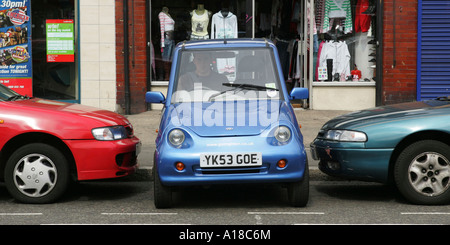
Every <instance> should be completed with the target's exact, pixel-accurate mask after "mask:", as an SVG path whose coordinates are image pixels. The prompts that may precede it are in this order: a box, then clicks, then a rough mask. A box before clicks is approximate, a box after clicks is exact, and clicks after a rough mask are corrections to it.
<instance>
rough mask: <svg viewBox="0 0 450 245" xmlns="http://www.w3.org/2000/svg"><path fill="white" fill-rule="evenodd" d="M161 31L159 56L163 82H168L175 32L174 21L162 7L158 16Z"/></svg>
mask: <svg viewBox="0 0 450 245" xmlns="http://www.w3.org/2000/svg"><path fill="white" fill-rule="evenodd" d="M158 18H159V24H160V29H161V56H162V61H163V66H164V80H169V75H170V62H171V60H172V51H173V48H174V46H175V41H174V40H173V36H174V35H173V34H174V33H173V32H174V30H175V21H174V20H173V18H172V16H170V14H169V8H167V7H163V8H162V10H161V12H160V13H159V14H158Z"/></svg>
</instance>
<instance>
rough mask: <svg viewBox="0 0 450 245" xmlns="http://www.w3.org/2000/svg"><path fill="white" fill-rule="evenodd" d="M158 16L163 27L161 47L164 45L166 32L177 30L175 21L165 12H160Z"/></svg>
mask: <svg viewBox="0 0 450 245" xmlns="http://www.w3.org/2000/svg"><path fill="white" fill-rule="evenodd" d="M158 18H159V24H160V28H161V47H164V40H165V32H167V31H173V30H175V21H174V20H173V19H172V17H170V15H168V14H166V13H164V12H160V13H159V15H158Z"/></svg>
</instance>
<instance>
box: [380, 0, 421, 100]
mask: <svg viewBox="0 0 450 245" xmlns="http://www.w3.org/2000/svg"><path fill="white" fill-rule="evenodd" d="M393 1H395V15H396V16H395V26H394V2H393ZM417 5H418V1H417V0H385V1H384V18H383V22H384V25H383V66H382V69H383V88H382V90H383V94H382V103H383V104H393V103H400V102H408V101H414V100H416V84H417V78H416V74H417V71H416V67H417V64H416V62H417ZM394 34H395V41H394ZM394 47H395V49H394Z"/></svg>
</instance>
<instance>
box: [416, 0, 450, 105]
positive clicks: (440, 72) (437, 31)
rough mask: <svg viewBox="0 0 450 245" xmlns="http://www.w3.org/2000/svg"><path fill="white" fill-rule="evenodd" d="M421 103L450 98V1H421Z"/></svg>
mask: <svg viewBox="0 0 450 245" xmlns="http://www.w3.org/2000/svg"><path fill="white" fill-rule="evenodd" d="M417 52H418V53H417V68H418V69H417V100H419V101H420V100H426V99H434V98H436V97H439V96H450V1H443V0H441V1H430V0H419V6H418V43H417Z"/></svg>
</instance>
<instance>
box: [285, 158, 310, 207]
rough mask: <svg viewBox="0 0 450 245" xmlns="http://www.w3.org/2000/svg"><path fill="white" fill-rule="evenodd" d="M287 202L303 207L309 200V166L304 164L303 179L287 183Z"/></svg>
mask: <svg viewBox="0 0 450 245" xmlns="http://www.w3.org/2000/svg"><path fill="white" fill-rule="evenodd" d="M287 191H288V198H289V203H290V204H291V206H293V207H305V206H306V204H308V200H309V167H308V163H306V165H305V172H304V173H303V179H302V180H301V181H299V182H293V183H289V185H288V188H287Z"/></svg>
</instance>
